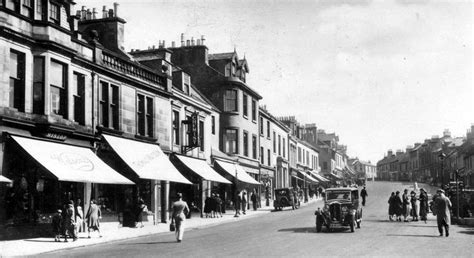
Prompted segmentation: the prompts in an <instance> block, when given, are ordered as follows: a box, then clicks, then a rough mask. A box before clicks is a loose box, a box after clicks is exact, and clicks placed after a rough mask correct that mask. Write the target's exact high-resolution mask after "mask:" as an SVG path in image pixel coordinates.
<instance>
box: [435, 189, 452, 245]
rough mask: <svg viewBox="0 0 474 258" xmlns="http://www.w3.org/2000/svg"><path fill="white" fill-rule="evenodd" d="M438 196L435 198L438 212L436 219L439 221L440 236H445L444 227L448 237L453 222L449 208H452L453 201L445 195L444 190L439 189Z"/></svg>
mask: <svg viewBox="0 0 474 258" xmlns="http://www.w3.org/2000/svg"><path fill="white" fill-rule="evenodd" d="M437 193H438V197H437V198H436V199H435V200H434V205H435V206H434V210H435V212H436V220H437V222H438V231H439V236H443V227H444V229H445V231H446V237H448V236H449V224H451V217H450V214H449V209H450V208H451V201H450V200H449V198H448V197H446V196H445V195H444V190H443V189H439V190H438V191H437Z"/></svg>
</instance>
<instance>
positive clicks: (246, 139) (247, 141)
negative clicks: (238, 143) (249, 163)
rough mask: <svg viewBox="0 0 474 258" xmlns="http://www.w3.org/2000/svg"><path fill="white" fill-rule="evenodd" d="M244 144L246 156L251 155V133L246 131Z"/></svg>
mask: <svg viewBox="0 0 474 258" xmlns="http://www.w3.org/2000/svg"><path fill="white" fill-rule="evenodd" d="M243 141H244V142H243V146H244V156H245V157H248V156H249V133H248V132H244V137H243Z"/></svg>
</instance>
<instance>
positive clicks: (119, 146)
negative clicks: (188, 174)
mask: <svg viewBox="0 0 474 258" xmlns="http://www.w3.org/2000/svg"><path fill="white" fill-rule="evenodd" d="M103 137H104V139H105V140H106V141H107V143H108V144H109V145H110V147H112V149H113V150H114V151H115V152H116V153H117V154H118V155H119V156H120V158H122V160H123V161H124V162H125V163H127V165H128V166H129V167H130V168H131V169H132V170H133V171H134V172H135V173H136V174H137V175H138V177H140V178H143V179H153V180H162V181H172V182H178V183H183V184H192V183H191V182H189V180H187V179H186V178H185V177H184V176H183V175H181V173H180V172H179V171H178V170H177V169H176V168H175V167H174V166H173V164H172V163H171V161H170V160H169V158H168V156H167V155H166V154H164V153H163V151H162V150H161V148H160V146H158V145H156V144H151V143H144V142H139V141H134V140H128V139H123V138H119V137H115V136H110V135H103Z"/></svg>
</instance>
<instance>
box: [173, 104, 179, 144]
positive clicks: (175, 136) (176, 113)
mask: <svg viewBox="0 0 474 258" xmlns="http://www.w3.org/2000/svg"><path fill="white" fill-rule="evenodd" d="M171 127H172V128H171V133H172V136H173V145H178V146H179V145H180V143H181V137H180V136H181V135H180V133H179V130H180V112H179V110H175V109H173V110H172V111H171Z"/></svg>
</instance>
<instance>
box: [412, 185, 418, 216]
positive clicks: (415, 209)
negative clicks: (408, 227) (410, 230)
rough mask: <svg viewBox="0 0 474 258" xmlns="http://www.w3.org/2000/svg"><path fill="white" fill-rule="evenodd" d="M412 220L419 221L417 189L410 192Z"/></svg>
mask: <svg viewBox="0 0 474 258" xmlns="http://www.w3.org/2000/svg"><path fill="white" fill-rule="evenodd" d="M410 202H411V216H412V221H418V203H417V198H416V193H415V191H411V192H410Z"/></svg>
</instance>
